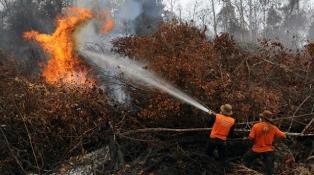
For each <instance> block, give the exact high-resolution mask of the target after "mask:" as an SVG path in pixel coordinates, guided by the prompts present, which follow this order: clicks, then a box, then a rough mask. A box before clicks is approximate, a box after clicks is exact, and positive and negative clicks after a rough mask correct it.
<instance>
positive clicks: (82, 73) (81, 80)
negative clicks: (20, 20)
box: [24, 8, 93, 85]
mask: <svg viewBox="0 0 314 175" xmlns="http://www.w3.org/2000/svg"><path fill="white" fill-rule="evenodd" d="M92 17H93V15H92V13H91V11H90V10H87V9H81V8H69V9H68V11H67V14H66V15H64V16H62V17H60V18H58V19H57V28H56V30H55V32H54V33H53V34H51V35H48V34H41V33H38V32H37V31H30V32H25V33H24V38H25V39H26V40H35V41H37V42H38V43H39V44H40V45H41V46H42V47H43V49H44V51H46V52H47V53H48V54H49V56H50V58H49V61H48V64H47V66H46V67H45V69H44V70H43V73H42V75H43V77H44V78H45V79H46V81H47V82H48V83H50V84H57V83H69V84H76V85H84V84H86V83H88V84H89V83H91V82H93V81H91V80H90V78H89V77H88V72H89V70H88V68H87V66H85V64H83V63H82V61H80V59H79V58H78V55H77V54H76V52H75V41H74V36H73V35H74V33H75V31H76V29H78V27H79V26H81V25H82V24H84V23H85V22H87V21H88V20H90V19H91V18H92Z"/></svg>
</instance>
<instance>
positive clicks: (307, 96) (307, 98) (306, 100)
mask: <svg viewBox="0 0 314 175" xmlns="http://www.w3.org/2000/svg"><path fill="white" fill-rule="evenodd" d="M309 98H311V95H309V96H307V97H306V98H305V99H304V100H303V101H302V103H301V104H300V105H299V106H298V108H297V109H296V110H295V111H294V113H293V116H295V114H296V113H297V112H298V111H299V110H300V108H301V107H302V106H303V104H304V103H305V102H306V101H307V100H308V99H309ZM293 121H294V118H292V119H291V122H290V126H289V129H288V131H290V130H291V128H292V124H293Z"/></svg>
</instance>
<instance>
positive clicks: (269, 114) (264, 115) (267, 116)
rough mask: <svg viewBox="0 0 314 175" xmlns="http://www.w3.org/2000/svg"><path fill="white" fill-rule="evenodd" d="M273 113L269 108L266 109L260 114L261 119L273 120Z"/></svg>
mask: <svg viewBox="0 0 314 175" xmlns="http://www.w3.org/2000/svg"><path fill="white" fill-rule="evenodd" d="M273 115H274V114H273V113H272V112H270V111H269V110H264V111H263V112H262V113H260V114H259V117H260V120H261V121H265V122H270V123H271V122H272V118H273Z"/></svg>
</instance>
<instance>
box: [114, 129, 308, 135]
mask: <svg viewBox="0 0 314 175" xmlns="http://www.w3.org/2000/svg"><path fill="white" fill-rule="evenodd" d="M211 130H212V128H186V129H173V128H143V129H135V130H130V131H126V132H122V133H118V135H122V136H126V135H131V134H137V133H154V132H205V131H211ZM234 131H235V132H250V130H247V129H235V130H234ZM286 134H287V135H290V136H299V137H309V136H314V133H310V134H302V133H292V132H286Z"/></svg>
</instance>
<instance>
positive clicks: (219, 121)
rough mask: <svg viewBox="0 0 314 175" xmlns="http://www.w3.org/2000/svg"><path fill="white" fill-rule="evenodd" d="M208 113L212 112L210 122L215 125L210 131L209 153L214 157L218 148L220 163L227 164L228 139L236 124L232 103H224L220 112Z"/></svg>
mask: <svg viewBox="0 0 314 175" xmlns="http://www.w3.org/2000/svg"><path fill="white" fill-rule="evenodd" d="M208 113H209V114H210V118H209V121H210V124H212V123H213V127H212V130H211V132H209V137H210V139H209V142H208V146H207V155H208V156H209V157H213V153H214V151H215V149H217V151H218V156H219V161H220V163H222V164H223V165H224V166H226V140H227V137H228V135H229V133H231V132H233V130H234V125H235V119H234V118H233V117H232V106H231V105H230V104H225V105H222V106H221V107H220V113H219V114H216V113H214V112H212V111H210V112H208Z"/></svg>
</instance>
